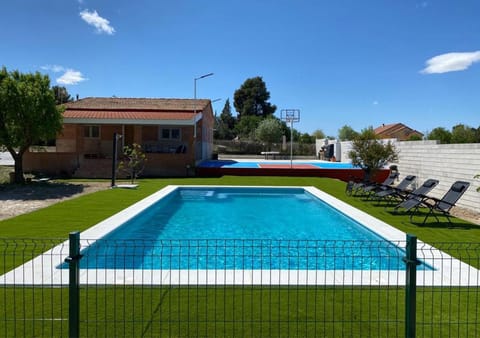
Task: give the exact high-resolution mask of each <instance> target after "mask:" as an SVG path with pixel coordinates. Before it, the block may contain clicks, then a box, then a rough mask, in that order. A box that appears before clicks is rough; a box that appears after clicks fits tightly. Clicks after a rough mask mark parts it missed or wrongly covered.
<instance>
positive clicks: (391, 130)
mask: <svg viewBox="0 0 480 338" xmlns="http://www.w3.org/2000/svg"><path fill="white" fill-rule="evenodd" d="M374 131H375V134H376V135H377V136H378V137H379V138H396V139H398V140H399V141H407V140H408V139H410V138H411V137H412V136H418V137H420V138H423V134H422V133H421V132H419V131H417V130H415V129H412V128H410V127H407V126H406V125H404V124H403V123H392V124H382V125H381V126H379V127H377V128H375V130H374Z"/></svg>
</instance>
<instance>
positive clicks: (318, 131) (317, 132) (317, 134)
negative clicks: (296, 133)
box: [312, 129, 325, 140]
mask: <svg viewBox="0 0 480 338" xmlns="http://www.w3.org/2000/svg"><path fill="white" fill-rule="evenodd" d="M312 136H313V137H314V138H315V139H319V140H321V139H324V138H325V133H324V132H323V130H321V129H316V130H314V131H313V133H312Z"/></svg>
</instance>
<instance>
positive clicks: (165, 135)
mask: <svg viewBox="0 0 480 338" xmlns="http://www.w3.org/2000/svg"><path fill="white" fill-rule="evenodd" d="M160 138H161V139H166V140H180V129H179V128H162V129H160Z"/></svg>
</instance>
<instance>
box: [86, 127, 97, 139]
mask: <svg viewBox="0 0 480 338" xmlns="http://www.w3.org/2000/svg"><path fill="white" fill-rule="evenodd" d="M84 136H85V137H88V138H99V137H100V127H99V126H85V128H84Z"/></svg>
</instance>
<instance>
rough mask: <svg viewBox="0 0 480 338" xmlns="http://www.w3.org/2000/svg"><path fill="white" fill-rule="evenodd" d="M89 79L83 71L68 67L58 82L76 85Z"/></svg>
mask: <svg viewBox="0 0 480 338" xmlns="http://www.w3.org/2000/svg"><path fill="white" fill-rule="evenodd" d="M85 80H87V78H85V77H84V76H83V74H82V73H81V72H79V71H78V70H74V69H67V70H66V71H65V73H64V74H63V75H62V76H60V77H59V78H57V83H58V84H62V85H76V84H79V83H80V82H82V81H85Z"/></svg>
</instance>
